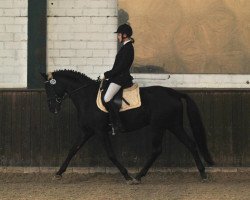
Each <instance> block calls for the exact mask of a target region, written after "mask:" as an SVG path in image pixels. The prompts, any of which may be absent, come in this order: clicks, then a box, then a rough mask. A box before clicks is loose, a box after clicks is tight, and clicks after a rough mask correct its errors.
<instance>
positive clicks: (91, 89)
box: [68, 82, 98, 108]
mask: <svg viewBox="0 0 250 200" xmlns="http://www.w3.org/2000/svg"><path fill="white" fill-rule="evenodd" d="M97 91H98V84H97V83H95V82H93V83H91V82H88V83H87V82H86V83H85V84H84V83H81V84H77V85H74V86H73V87H69V88H68V93H69V95H70V99H71V100H72V102H73V104H74V105H75V106H76V108H79V107H81V108H82V107H88V105H89V104H90V103H92V100H94V99H92V97H94V95H93V94H97Z"/></svg>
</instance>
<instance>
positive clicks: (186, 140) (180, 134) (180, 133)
mask: <svg viewBox="0 0 250 200" xmlns="http://www.w3.org/2000/svg"><path fill="white" fill-rule="evenodd" d="M169 130H170V131H171V132H172V133H173V134H174V135H176V137H177V138H178V139H179V140H180V141H181V142H182V143H183V144H184V145H185V146H186V147H187V148H188V150H189V151H190V152H191V153H192V155H193V158H194V160H195V163H196V166H197V168H198V170H199V172H200V175H201V178H202V179H207V175H206V173H205V167H204V165H203V163H202V161H201V159H200V156H199V153H198V148H197V145H196V143H195V142H194V141H193V140H192V139H191V138H190V137H189V136H188V134H187V133H186V131H185V130H184V128H183V127H182V126H176V127H175V128H173V129H169Z"/></svg>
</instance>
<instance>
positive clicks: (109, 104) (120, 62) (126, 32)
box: [100, 24, 134, 133]
mask: <svg viewBox="0 0 250 200" xmlns="http://www.w3.org/2000/svg"><path fill="white" fill-rule="evenodd" d="M115 33H117V38H118V41H119V42H120V43H121V44H122V47H121V48H120V50H119V51H118V53H117V55H116V58H115V62H114V65H113V68H112V69H111V70H109V71H106V72H105V73H104V74H101V76H100V78H101V79H109V82H110V85H109V87H108V89H107V92H106V94H105V96H104V102H105V104H106V108H107V110H108V111H109V116H110V120H111V123H112V126H113V128H114V132H115V133H116V132H123V131H124V128H123V126H122V123H121V120H120V117H119V110H118V109H117V108H116V106H115V105H114V103H113V101H112V99H113V97H114V96H115V94H116V93H117V92H118V91H119V90H120V89H121V88H126V87H129V86H131V85H132V84H133V83H132V80H133V77H132V76H131V75H130V71H129V70H130V67H131V65H132V63H133V61H134V47H133V44H132V43H134V39H133V38H131V36H132V34H133V31H132V28H131V26H130V25H128V24H123V25H120V26H119V27H118V29H117V31H116V32H115Z"/></svg>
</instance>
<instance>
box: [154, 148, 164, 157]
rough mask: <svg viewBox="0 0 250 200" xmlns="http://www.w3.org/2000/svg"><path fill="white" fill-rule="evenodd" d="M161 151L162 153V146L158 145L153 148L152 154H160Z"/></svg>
mask: <svg viewBox="0 0 250 200" xmlns="http://www.w3.org/2000/svg"><path fill="white" fill-rule="evenodd" d="M161 153H162V147H158V148H156V149H154V150H153V152H152V155H153V156H158V155H160V154H161Z"/></svg>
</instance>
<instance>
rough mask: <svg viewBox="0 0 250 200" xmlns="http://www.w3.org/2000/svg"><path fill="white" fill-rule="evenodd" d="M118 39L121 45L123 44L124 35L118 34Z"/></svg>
mask: <svg viewBox="0 0 250 200" xmlns="http://www.w3.org/2000/svg"><path fill="white" fill-rule="evenodd" d="M117 39H118V41H119V42H120V43H122V34H121V33H118V34H117Z"/></svg>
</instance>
